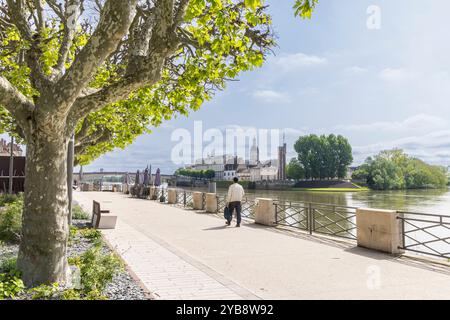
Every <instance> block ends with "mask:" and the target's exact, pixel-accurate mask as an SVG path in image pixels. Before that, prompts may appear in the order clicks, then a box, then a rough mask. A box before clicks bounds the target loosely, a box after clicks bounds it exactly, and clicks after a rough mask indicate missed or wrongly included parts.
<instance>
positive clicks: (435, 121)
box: [335, 113, 448, 133]
mask: <svg viewBox="0 0 450 320" xmlns="http://www.w3.org/2000/svg"><path fill="white" fill-rule="evenodd" d="M447 126H448V122H447V121H446V120H445V119H442V118H440V117H436V116H432V115H428V114H424V113H421V114H417V115H414V116H411V117H409V118H406V119H405V120H403V121H378V122H373V123H368V124H352V125H338V126H336V127H335V128H336V129H338V130H345V131H358V132H361V131H365V132H367V131H369V132H389V133H410V132H415V133H417V132H420V133H423V132H430V131H435V130H438V129H442V128H445V127H447Z"/></svg>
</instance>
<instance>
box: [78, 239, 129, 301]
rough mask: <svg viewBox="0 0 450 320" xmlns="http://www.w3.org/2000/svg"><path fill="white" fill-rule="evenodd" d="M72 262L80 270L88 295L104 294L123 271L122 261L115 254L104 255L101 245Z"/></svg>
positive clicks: (84, 288) (83, 285)
mask: <svg viewBox="0 0 450 320" xmlns="http://www.w3.org/2000/svg"><path fill="white" fill-rule="evenodd" d="M71 262H72V263H73V262H75V264H76V265H77V266H78V267H79V268H80V275H81V285H82V288H83V292H84V293H86V294H89V293H91V292H92V291H98V292H103V290H104V289H105V287H106V286H107V285H108V283H110V282H111V281H112V279H113V278H114V276H115V275H116V274H117V273H119V272H120V271H121V270H123V263H122V261H121V260H120V259H119V258H118V257H117V256H116V255H115V254H113V253H110V254H103V253H102V252H101V246H100V245H97V246H94V247H92V248H91V249H89V250H88V251H86V252H85V253H83V254H82V255H81V256H80V257H79V259H77V260H72V261H71Z"/></svg>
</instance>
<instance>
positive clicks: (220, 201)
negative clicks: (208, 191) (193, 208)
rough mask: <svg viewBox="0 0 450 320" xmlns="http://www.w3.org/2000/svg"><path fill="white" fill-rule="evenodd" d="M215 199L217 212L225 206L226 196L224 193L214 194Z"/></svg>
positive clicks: (221, 210)
mask: <svg viewBox="0 0 450 320" xmlns="http://www.w3.org/2000/svg"><path fill="white" fill-rule="evenodd" d="M216 199H217V212H223V211H224V210H225V207H226V206H227V196H226V195H216Z"/></svg>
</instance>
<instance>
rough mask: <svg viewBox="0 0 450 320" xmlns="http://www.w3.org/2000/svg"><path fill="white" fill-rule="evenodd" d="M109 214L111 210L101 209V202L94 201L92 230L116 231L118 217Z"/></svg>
mask: <svg viewBox="0 0 450 320" xmlns="http://www.w3.org/2000/svg"><path fill="white" fill-rule="evenodd" d="M109 213H110V212H109V210H101V209H100V203H99V202H97V201H95V200H94V201H92V219H91V225H92V228H96V229H114V228H115V227H116V222H117V216H113V215H110V214H109ZM105 214H106V215H105Z"/></svg>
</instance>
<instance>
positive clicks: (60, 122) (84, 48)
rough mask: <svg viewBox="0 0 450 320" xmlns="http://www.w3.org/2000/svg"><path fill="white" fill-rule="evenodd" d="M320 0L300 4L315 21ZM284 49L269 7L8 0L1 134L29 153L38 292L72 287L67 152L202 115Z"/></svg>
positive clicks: (1, 17) (240, 0) (28, 197)
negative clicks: (216, 97) (206, 105)
mask: <svg viewBox="0 0 450 320" xmlns="http://www.w3.org/2000/svg"><path fill="white" fill-rule="evenodd" d="M315 2H316V1H304V0H303V1H298V0H297V1H296V2H294V3H295V5H297V4H299V3H300V6H299V7H296V14H297V15H299V16H301V17H303V18H307V17H308V16H309V15H310V14H309V13H308V12H309V10H310V9H312V8H313V7H314V5H315ZM273 46H274V37H273V34H272V29H271V18H270V16H269V15H268V13H267V6H265V5H264V3H263V1H262V0H65V1H63V0H0V132H3V131H7V132H9V133H13V134H15V135H17V136H18V137H20V138H21V139H22V141H23V142H24V143H25V144H26V146H27V152H26V161H27V166H26V172H25V175H26V179H25V190H26V192H25V197H24V209H23V230H22V231H23V238H22V240H21V243H20V249H19V255H18V260H17V266H18V268H19V269H20V271H21V272H22V276H23V280H24V282H25V283H26V284H27V285H28V286H33V285H39V284H42V283H47V284H49V283H53V282H59V283H62V284H65V283H69V281H70V268H69V265H68V262H67V235H68V207H69V200H68V190H67V189H68V187H67V151H68V145H69V143H68V142H69V139H70V137H71V136H72V135H73V134H75V141H76V142H75V144H76V145H75V149H76V160H77V162H78V163H80V164H85V163H88V162H90V161H92V160H93V159H94V158H96V157H98V156H99V155H100V154H102V153H104V152H107V151H109V150H112V149H113V148H115V147H124V146H125V145H126V144H128V143H130V142H132V141H133V139H134V138H135V137H136V136H138V135H139V134H141V133H144V132H146V131H148V130H149V126H156V125H159V124H160V123H161V122H162V121H164V120H167V119H170V118H171V117H172V116H174V115H176V114H182V115H186V114H188V112H189V110H197V109H198V108H199V107H200V106H201V105H202V103H203V102H204V101H206V100H209V99H211V97H212V96H213V94H214V93H215V92H216V91H217V90H222V89H223V88H224V87H225V84H226V82H227V81H228V80H232V79H235V78H236V77H237V76H238V75H239V73H240V72H243V71H247V70H252V69H254V68H256V67H259V66H261V65H262V63H263V62H264V59H265V57H266V56H267V55H268V54H269V53H270V52H271V49H272V48H273Z"/></svg>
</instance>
